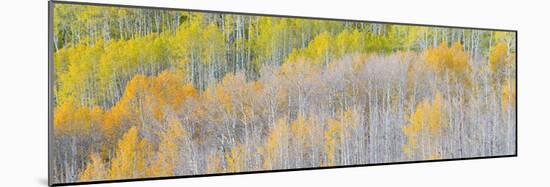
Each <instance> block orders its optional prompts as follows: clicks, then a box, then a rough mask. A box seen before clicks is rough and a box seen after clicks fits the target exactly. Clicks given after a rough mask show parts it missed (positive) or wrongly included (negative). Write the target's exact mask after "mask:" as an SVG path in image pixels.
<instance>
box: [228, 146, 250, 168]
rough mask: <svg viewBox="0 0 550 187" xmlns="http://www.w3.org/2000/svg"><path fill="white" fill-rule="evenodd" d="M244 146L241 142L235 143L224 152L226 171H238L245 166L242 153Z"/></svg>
mask: <svg viewBox="0 0 550 187" xmlns="http://www.w3.org/2000/svg"><path fill="white" fill-rule="evenodd" d="M245 151H246V150H245V147H244V145H243V144H237V145H236V146H235V147H233V148H232V149H231V151H229V152H227V153H225V161H226V162H227V169H226V171H227V172H240V171H243V170H242V169H243V168H244V167H245V162H244V154H246V152H245Z"/></svg>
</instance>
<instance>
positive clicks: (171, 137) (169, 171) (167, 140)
mask: <svg viewBox="0 0 550 187" xmlns="http://www.w3.org/2000/svg"><path fill="white" fill-rule="evenodd" d="M185 134H186V132H185V130H184V129H183V127H182V126H181V123H180V122H179V121H178V120H177V119H175V118H171V119H170V120H169V124H168V128H167V129H166V131H164V132H163V133H162V135H161V140H160V143H159V145H158V152H157V155H156V159H155V160H154V161H153V162H152V166H151V167H150V168H149V169H150V171H149V174H148V176H172V175H175V174H176V173H175V172H176V166H178V165H179V163H178V160H179V158H180V153H179V146H180V144H181V143H182V141H181V138H182V137H183V136H185Z"/></svg>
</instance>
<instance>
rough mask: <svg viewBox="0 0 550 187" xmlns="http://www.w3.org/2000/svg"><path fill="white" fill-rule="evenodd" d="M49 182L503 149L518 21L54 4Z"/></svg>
mask: <svg viewBox="0 0 550 187" xmlns="http://www.w3.org/2000/svg"><path fill="white" fill-rule="evenodd" d="M53 15H54V17H53V24H54V25H53V29H54V30H53V32H54V33H53V34H54V37H53V46H52V47H53V49H54V57H53V58H54V59H53V60H54V61H53V65H54V73H53V75H52V76H53V77H54V80H55V81H54V85H53V86H54V94H53V98H54V110H53V113H54V114H53V115H54V117H53V120H54V123H53V137H52V152H51V155H50V156H51V159H52V162H51V164H52V167H51V169H52V174H53V175H52V176H51V177H52V179H53V183H68V182H78V181H94V180H112V179H131V178H147V177H161V176H183V175H198V174H210V173H229V172H243V171H260V170H276V169H292V168H310V167H325V166H341V165H357V164H371V163H388V162H400V161H415V160H433V159H450V158H469V157H482V156H498V155H510V154H514V153H515V152H516V147H515V146H516V145H515V141H516V140H515V133H516V129H515V124H516V103H515V101H516V80H515V77H516V74H515V73H516V69H515V68H516V61H515V59H516V58H515V54H516V46H515V40H516V38H515V37H516V36H515V33H513V32H504V31H489V30H476V29H459V28H443V27H424V26H410V25H396V24H379V23H367V22H351V21H333V20H316V19H297V18H282V17H268V16H250V15H237V14H221V13H201V12H189V11H172V10H170V11H169V10H158V9H136V8H119V7H99V6H88V5H70V4H55V7H54V14H53Z"/></svg>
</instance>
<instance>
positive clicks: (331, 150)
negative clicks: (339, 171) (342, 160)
mask: <svg viewBox="0 0 550 187" xmlns="http://www.w3.org/2000/svg"><path fill="white" fill-rule="evenodd" d="M324 136H325V145H324V149H325V154H326V157H327V160H326V163H324V165H325V166H334V165H335V160H336V151H337V148H338V145H339V144H340V141H341V140H342V123H341V122H340V121H338V120H334V119H328V120H327V130H325V133H324Z"/></svg>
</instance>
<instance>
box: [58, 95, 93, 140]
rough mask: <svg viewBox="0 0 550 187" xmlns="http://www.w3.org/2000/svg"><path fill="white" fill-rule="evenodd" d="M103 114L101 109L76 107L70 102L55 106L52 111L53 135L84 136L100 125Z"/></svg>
mask: <svg viewBox="0 0 550 187" xmlns="http://www.w3.org/2000/svg"><path fill="white" fill-rule="evenodd" d="M103 116H104V112H103V110H102V109H101V108H99V107H97V106H94V107H91V108H90V107H86V106H78V105H76V104H75V103H74V102H72V101H66V102H65V103H63V104H61V105H59V106H57V107H56V108H55V110H54V124H53V125H54V131H55V133H69V134H86V133H90V132H91V131H92V129H93V128H98V127H100V125H101V124H102V123H101V122H102V121H103Z"/></svg>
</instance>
